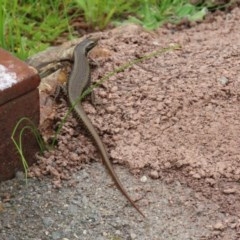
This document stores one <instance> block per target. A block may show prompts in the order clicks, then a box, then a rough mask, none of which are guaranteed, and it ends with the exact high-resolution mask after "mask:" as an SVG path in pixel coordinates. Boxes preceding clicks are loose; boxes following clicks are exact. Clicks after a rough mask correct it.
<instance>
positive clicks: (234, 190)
mask: <svg viewBox="0 0 240 240" xmlns="http://www.w3.org/2000/svg"><path fill="white" fill-rule="evenodd" d="M223 193H225V194H234V193H236V189H235V188H225V189H224V190H223Z"/></svg>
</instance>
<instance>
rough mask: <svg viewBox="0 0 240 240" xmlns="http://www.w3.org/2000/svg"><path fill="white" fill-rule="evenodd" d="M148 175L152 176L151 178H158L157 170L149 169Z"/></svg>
mask: <svg viewBox="0 0 240 240" xmlns="http://www.w3.org/2000/svg"><path fill="white" fill-rule="evenodd" d="M149 177H150V178H152V179H158V178H159V174H158V171H154V170H153V171H151V172H150V173H149Z"/></svg>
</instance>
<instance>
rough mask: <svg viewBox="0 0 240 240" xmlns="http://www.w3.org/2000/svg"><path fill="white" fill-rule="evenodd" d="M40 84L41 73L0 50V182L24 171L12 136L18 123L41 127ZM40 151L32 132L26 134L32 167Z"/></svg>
mask: <svg viewBox="0 0 240 240" xmlns="http://www.w3.org/2000/svg"><path fill="white" fill-rule="evenodd" d="M39 83H40V78H39V75H38V74H37V71H36V70H35V69H33V68H32V67H30V66H28V65H27V64H26V63H25V62H23V61H21V60H19V59H17V58H16V57H14V56H12V55H11V54H10V53H8V52H7V51H5V50H3V49H1V48H0V181H2V180H7V179H10V178H12V177H14V176H15V173H16V171H17V170H20V169H22V162H21V159H20V157H19V153H18V152H17V149H16V147H15V145H14V144H13V141H12V140H11V134H12V132H13V129H14V127H15V125H16V124H17V122H18V120H19V119H21V118H23V117H27V118H29V119H31V120H32V121H33V123H34V124H35V126H36V127H38V124H39V115H40V112H39V92H38V89H37V87H38V85H39ZM26 125H29V123H28V122H26V121H25V122H23V123H22V124H21V126H20V127H19V128H18V129H19V130H18V131H17V133H16V137H17V139H18V136H19V132H20V131H21V129H22V127H24V126H26ZM38 150H39V148H38V144H37V141H36V139H35V137H34V135H33V134H32V132H31V131H30V130H28V131H25V132H24V134H23V151H24V155H25V157H26V159H27V161H28V164H29V165H31V164H32V163H33V162H35V158H34V155H35V153H36V152H37V151H38Z"/></svg>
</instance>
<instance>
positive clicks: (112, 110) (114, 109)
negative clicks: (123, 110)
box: [106, 105, 117, 113]
mask: <svg viewBox="0 0 240 240" xmlns="http://www.w3.org/2000/svg"><path fill="white" fill-rule="evenodd" d="M116 110H117V108H116V106H113V105H112V106H109V107H107V108H106V111H107V113H114V112H116Z"/></svg>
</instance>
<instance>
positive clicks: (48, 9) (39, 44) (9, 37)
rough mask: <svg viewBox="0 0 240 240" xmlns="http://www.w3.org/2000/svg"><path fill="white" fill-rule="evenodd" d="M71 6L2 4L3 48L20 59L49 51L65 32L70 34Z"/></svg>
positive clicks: (3, 0) (45, 1) (32, 0)
mask: <svg viewBox="0 0 240 240" xmlns="http://www.w3.org/2000/svg"><path fill="white" fill-rule="evenodd" d="M71 2H72V1H71V0H65V1H60V0H52V1H49V0H42V1H36V0H25V1H23V0H22V1H20V0H12V1H9V0H0V46H1V47H3V48H5V49H7V50H9V51H11V52H13V53H15V55H16V56H18V57H19V58H21V59H26V58H27V57H29V56H30V55H32V54H34V53H36V52H38V51H41V50H43V49H46V48H47V47H48V46H49V45H50V43H51V42H53V41H54V40H55V39H56V38H57V37H59V35H60V34H61V33H62V32H65V31H70V27H69V21H70V17H69V15H68V11H70V9H71V7H72V4H71ZM70 33H71V31H70V32H69V35H70Z"/></svg>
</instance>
